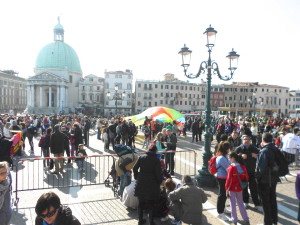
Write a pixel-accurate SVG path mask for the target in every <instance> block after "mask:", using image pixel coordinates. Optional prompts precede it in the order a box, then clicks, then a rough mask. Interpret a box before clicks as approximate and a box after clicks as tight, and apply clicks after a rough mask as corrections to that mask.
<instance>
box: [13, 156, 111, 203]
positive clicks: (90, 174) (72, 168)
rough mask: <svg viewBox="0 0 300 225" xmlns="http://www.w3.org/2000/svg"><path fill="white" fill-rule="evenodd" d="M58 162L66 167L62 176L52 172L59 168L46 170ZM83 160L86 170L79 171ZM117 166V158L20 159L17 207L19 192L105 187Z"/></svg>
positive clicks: (16, 190)
mask: <svg viewBox="0 0 300 225" xmlns="http://www.w3.org/2000/svg"><path fill="white" fill-rule="evenodd" d="M56 160H57V161H59V160H62V161H63V163H64V168H63V172H62V173H58V174H53V173H52V172H51V171H54V168H55V167H54V168H53V170H51V171H50V170H49V169H45V168H44V163H45V164H46V165H47V166H48V165H49V166H50V164H51V161H54V163H55V161H56ZM68 160H71V163H70V164H67V161H68ZM80 160H83V164H82V165H83V167H82V169H80V168H78V164H77V162H78V161H80ZM114 162H115V158H114V156H113V155H92V156H88V157H84V156H83V157H44V158H43V157H37V158H22V159H17V161H15V166H14V172H15V179H14V181H13V182H14V183H13V186H14V188H13V192H15V202H14V204H15V205H17V204H18V201H19V198H18V192H20V191H31V190H41V189H53V188H67V187H78V186H80V187H81V186H90V185H100V184H105V182H107V178H108V176H109V173H110V171H111V169H112V166H113V165H114Z"/></svg>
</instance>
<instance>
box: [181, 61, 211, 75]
mask: <svg viewBox="0 0 300 225" xmlns="http://www.w3.org/2000/svg"><path fill="white" fill-rule="evenodd" d="M207 68H208V63H207V62H206V61H202V62H201V64H200V68H199V71H198V73H197V74H192V73H190V74H186V72H187V71H186V70H184V75H185V76H186V77H187V78H190V79H195V78H198V77H200V75H201V74H204V73H205V71H206V69H207Z"/></svg>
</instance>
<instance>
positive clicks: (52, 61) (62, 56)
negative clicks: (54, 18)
mask: <svg viewBox="0 0 300 225" xmlns="http://www.w3.org/2000/svg"><path fill="white" fill-rule="evenodd" d="M35 68H36V69H59V70H68V71H72V72H80V73H81V72H82V71H81V66H80V62H79V58H78V56H77V53H76V52H75V50H74V49H73V48H72V47H71V46H70V45H68V44H66V43H65V42H64V28H63V26H62V25H61V24H60V21H59V19H58V24H57V25H56V26H55V27H54V43H50V44H48V45H46V46H45V47H43V48H42V49H41V51H40V52H39V54H38V57H37V59H36V64H35Z"/></svg>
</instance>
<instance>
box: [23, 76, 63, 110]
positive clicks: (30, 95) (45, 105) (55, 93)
mask: <svg viewBox="0 0 300 225" xmlns="http://www.w3.org/2000/svg"><path fill="white" fill-rule="evenodd" d="M67 96H68V85H67V81H66V80H65V79H63V78H61V77H59V76H57V75H55V74H52V73H49V72H43V73H40V74H37V75H35V76H33V77H30V78H29V79H28V81H27V108H28V110H29V111H30V112H32V113H59V112H61V111H64V110H65V108H68V98H67Z"/></svg>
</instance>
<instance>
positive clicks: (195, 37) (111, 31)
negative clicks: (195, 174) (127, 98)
mask: <svg viewBox="0 0 300 225" xmlns="http://www.w3.org/2000/svg"><path fill="white" fill-rule="evenodd" d="M0 8H1V13H0V21H1V22H0V23H1V29H2V31H1V36H0V40H1V41H0V69H13V70H16V71H18V72H19V75H20V76H22V77H28V76H32V75H33V68H34V66H35V60H36V57H37V55H38V52H39V51H40V49H41V48H42V47H43V46H44V45H46V44H48V43H51V42H52V41H53V28H54V26H55V25H56V24H57V17H58V16H60V18H61V24H62V25H63V26H64V28H65V42H66V43H68V44H69V45H71V46H72V47H73V48H74V49H75V50H76V52H77V54H78V56H79V59H80V62H81V67H82V70H83V75H88V74H91V73H93V74H96V75H99V76H103V75H104V70H105V69H107V70H109V71H115V70H125V69H131V70H132V71H133V74H134V76H135V78H136V79H155V80H157V79H162V75H164V74H165V73H174V74H175V76H176V77H177V78H179V79H181V80H187V78H185V77H184V75H183V70H182V68H181V66H180V65H181V58H180V56H179V55H178V51H179V50H180V48H181V47H182V46H183V44H186V45H187V46H188V47H189V48H190V49H191V50H192V51H193V54H192V61H191V68H190V69H191V70H190V71H189V72H194V73H195V72H197V70H198V67H199V65H200V62H201V61H203V60H207V57H208V53H207V49H206V47H205V44H206V39H205V37H204V35H203V32H204V31H205V29H206V28H207V27H208V26H209V25H210V24H211V25H212V26H213V27H214V28H215V29H216V30H217V31H218V34H217V39H216V45H215V47H214V49H213V53H212V58H213V59H214V60H216V61H217V62H218V64H219V66H220V70H221V73H222V74H225V73H228V72H229V71H228V70H227V68H228V62H227V59H226V58H225V57H226V55H227V54H228V52H229V51H230V50H231V49H232V48H234V49H235V50H236V51H237V52H238V53H239V54H240V55H241V57H240V61H239V68H238V70H237V71H236V74H235V76H234V79H233V80H232V81H236V82H240V81H251V82H252V81H253V82H260V83H269V84H276V85H282V86H287V87H290V88H291V89H299V81H300V78H299V75H298V73H299V72H298V70H297V66H298V64H299V62H300V56H299V54H300V43H299V40H300V29H299V28H300V13H299V12H300V1H298V0H252V1H242V0H226V1H224V0H207V1H204V0H183V1H179V0H160V1H158V0H152V1H143V0H110V1H99V0H86V1H79V0H75V1H74V0H73V1H69V0H60V1H59V0H53V1H40V0H27V1H21V0H15V1H1V3H0ZM201 78H202V79H205V76H204V77H200V79H201ZM200 79H196V80H193V81H191V82H200ZM232 81H229V83H231V82H232ZM212 82H213V83H215V84H217V83H222V81H220V80H218V78H217V77H213V80H212Z"/></svg>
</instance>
